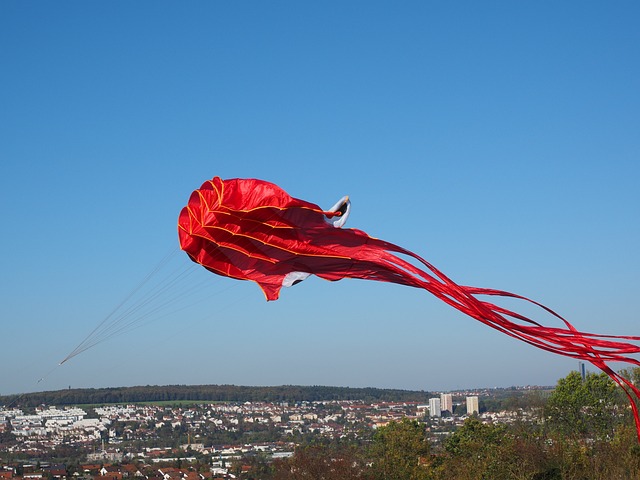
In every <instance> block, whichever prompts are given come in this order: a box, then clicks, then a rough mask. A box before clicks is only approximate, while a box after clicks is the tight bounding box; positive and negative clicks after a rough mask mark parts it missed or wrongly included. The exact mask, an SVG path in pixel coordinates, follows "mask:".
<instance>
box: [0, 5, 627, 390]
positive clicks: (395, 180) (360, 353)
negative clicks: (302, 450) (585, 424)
mask: <svg viewBox="0 0 640 480" xmlns="http://www.w3.org/2000/svg"><path fill="white" fill-rule="evenodd" d="M639 21H640V6H639V4H638V3H637V2H626V1H621V2H602V1H594V2H590V1H587V2H510V1H504V2H492V1H487V2H431V1H415V2H412V1H407V2H390V1H389V2H378V1H370V0H368V1H346V2H345V1H336V2H332V1H328V2H297V1H273V2H258V1H253V2H251V1H247V2H222V1H219V2H218V1H211V2H167V1H136V2H122V1H109V2H106V1H105V2H73V1H67V2H44V1H30V2H24V1H11V0H7V1H3V2H0V65H1V74H0V98H1V102H0V132H1V133H0V200H1V205H2V224H1V225H2V227H1V232H0V233H1V234H0V247H1V248H0V252H1V253H0V259H1V261H0V271H1V272H2V273H1V275H0V299H1V301H0V322H1V323H0V337H1V338H2V341H1V342H0V365H1V367H0V394H9V393H17V392H26V391H38V390H52V389H58V388H67V387H68V386H71V387H103V386H128V385H156V384H237V385H283V384H300V385H335V386H352V387H363V386H372V387H383V388H387V387H389V388H405V389H424V390H438V389H444V390H447V389H455V388H463V387H481V386H510V385H527V384H542V385H549V384H555V382H556V380H557V379H558V378H560V377H563V376H565V375H566V374H567V373H568V372H569V371H570V370H571V369H576V368H577V362H575V361H573V360H571V359H567V358H563V357H558V356H555V355H553V354H550V353H546V352H542V351H538V350H536V349H535V348H533V347H531V346H528V345H525V344H523V343H520V342H518V341H516V340H513V339H511V338H508V337H506V336H504V335H502V334H500V333H498V332H496V331H494V330H491V329H489V328H487V327H485V326H483V325H481V324H479V323H478V322H476V321H475V320H472V319H470V318H467V317H465V316H464V315H462V314H460V313H458V312H457V311H455V310H453V309H452V308H450V307H448V306H446V305H444V304H443V303H442V302H440V301H439V300H437V299H435V298H434V297H432V296H431V295H430V294H428V293H426V292H423V291H421V290H417V289H412V288H408V287H400V286H397V285H390V284H383V283H376V282H367V281H361V280H343V281H340V282H337V283H330V282H325V281H323V280H320V279H317V278H312V279H309V280H307V281H305V282H303V283H302V284H300V285H297V286H295V287H294V288H291V289H287V290H285V291H283V292H282V295H281V298H280V300H278V301H277V302H269V303H267V302H266V301H265V300H264V297H263V295H262V293H261V291H260V290H259V288H258V287H257V286H256V285H255V284H253V283H250V282H239V281H234V280H229V279H224V278H221V277H217V276H215V275H212V274H208V273H207V272H205V271H200V270H197V269H195V267H191V265H192V264H191V262H190V261H189V260H188V258H187V257H186V255H184V254H183V253H182V252H179V251H178V245H177V233H176V222H177V216H178V213H179V211H180V209H181V208H182V206H183V205H184V204H186V201H187V199H188V197H189V195H190V193H191V191H193V190H194V189H195V188H198V187H199V186H200V184H201V183H202V182H203V181H205V180H207V179H209V178H211V177H213V176H216V175H217V176H221V177H223V178H232V177H255V178H262V179H265V180H269V181H272V182H274V183H277V184H279V185H280V186H281V187H283V188H284V189H285V190H287V191H288V192H289V193H290V194H291V195H293V196H294V197H298V198H302V199H305V200H308V201H311V202H314V203H317V204H319V205H321V206H323V207H327V208H328V207H330V206H331V205H332V204H333V203H334V202H335V201H336V200H337V199H338V198H340V197H341V196H343V195H347V194H348V195H350V197H351V199H352V202H353V210H352V215H351V217H350V219H349V223H348V225H347V226H351V227H356V228H359V229H362V230H364V231H366V232H368V233H369V234H370V235H373V236H375V237H379V238H382V239H385V240H388V241H391V242H393V243H396V244H399V245H401V246H403V247H405V248H408V249H410V250H413V251H415V252H416V253H418V254H420V255H421V256H423V257H425V258H426V259H427V260H429V261H430V262H432V263H433V264H435V265H436V266H437V267H438V268H440V269H441V270H442V271H444V272H445V273H446V274H447V275H449V276H450V277H451V278H453V279H454V280H456V281H457V282H458V283H461V284H464V285H475V286H480V287H490V288H499V289H504V290H509V291H512V292H515V293H519V294H522V295H525V296H528V297H531V298H533V299H535V300H538V301H540V302H542V303H544V304H546V305H548V306H549V307H551V308H553V309H555V310H556V311H558V312H559V313H561V314H562V315H564V316H565V317H567V318H568V319H569V320H570V321H571V322H572V323H573V324H574V325H575V326H576V327H578V328H579V329H581V330H584V331H591V332H597V333H615V334H629V335H634V334H635V335H638V334H640V322H639V318H638V308H637V301H638V298H640V273H639V272H640V254H639V252H638V245H640V222H639V220H640V187H639V185H640V114H639V112H640V88H639V85H640V51H639V50H640V29H639V28H638V24H639ZM176 251H178V252H177V254H174V255H173V256H172V257H171V263H172V264H175V265H176V267H175V268H177V269H181V268H193V269H191V270H189V272H190V273H191V275H189V276H188V277H185V278H182V277H181V280H180V283H179V285H178V282H176V287H175V290H171V289H169V290H168V292H169V293H163V294H162V297H163V298H164V297H165V296H166V297H167V298H169V297H170V296H171V292H172V291H173V292H174V293H175V292H178V297H179V298H178V300H180V299H189V300H187V301H186V305H185V304H178V303H170V304H168V305H167V306H166V307H165V305H164V304H163V303H160V304H158V305H159V306H158V307H157V308H156V309H155V310H152V312H153V313H152V314H150V315H149V316H147V317H145V320H144V322H137V321H136V322H137V323H135V324H134V325H132V326H131V327H135V326H139V327H140V328H129V327H126V328H125V329H124V330H125V331H124V332H123V333H122V334H120V335H118V336H115V337H113V338H111V339H108V340H107V341H104V342H102V343H100V344H99V345H97V346H95V347H94V348H91V349H89V350H87V351H85V352H83V353H82V354H80V355H78V356H76V357H74V358H73V359H71V360H70V361H69V362H67V363H65V364H63V365H62V366H59V367H56V365H57V364H58V362H59V361H60V360H62V359H63V358H64V357H65V356H66V355H67V354H68V353H69V352H70V351H72V350H73V348H74V347H75V346H76V345H78V344H79V343H80V342H81V341H82V340H83V339H84V338H85V337H87V335H89V333H90V332H91V331H92V330H93V329H94V328H95V327H96V326H97V325H99V324H100V322H101V321H102V320H103V319H105V317H106V316H107V315H108V314H109V312H111V311H112V310H113V309H114V308H115V307H117V306H118V305H120V304H121V303H122V302H124V301H125V300H127V299H128V298H129V295H130V294H131V295H132V297H135V295H136V291H135V290H134V289H135V288H136V286H137V285H139V284H140V282H141V280H142V279H144V278H145V277H146V276H147V275H148V274H149V273H150V272H152V271H153V269H154V267H155V266H156V265H158V263H159V262H160V261H161V259H162V258H164V257H165V255H167V253H171V252H176ZM172 268H173V267H172ZM177 271H178V270H168V271H166V270H165V273H164V275H166V276H167V278H171V276H172V275H176V276H177V275H178V274H177V273H173V272H177ZM180 271H181V270H180ZM154 278H155V277H154ZM190 282H192V283H190ZM203 282H204V283H203ZM171 288H173V286H172V287H171ZM196 288H198V290H197V292H198V295H197V296H196V297H194V300H193V301H191V300H190V298H191V297H187V296H186V293H185V294H184V295H183V294H182V293H181V292H188V291H192V290H194V291H195V290H196ZM172 298H173V297H172ZM196 298H197V301H196V300H195V299H196ZM178 305H179V309H178V308H176V306H178ZM524 310H525V311H526V312H527V313H529V310H528V309H526V308H525V309H524ZM542 318H543V319H544V321H545V323H547V321H549V322H551V321H550V320H549V319H547V318H545V317H542ZM107 321H108V320H107ZM553 324H554V325H555V323H553ZM125 326H126V324H125ZM40 379H42V380H40ZM39 380H40V381H39Z"/></svg>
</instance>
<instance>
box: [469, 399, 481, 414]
mask: <svg viewBox="0 0 640 480" xmlns="http://www.w3.org/2000/svg"><path fill="white" fill-rule="evenodd" d="M474 413H480V408H479V407H478V397H467V415H473V414H474Z"/></svg>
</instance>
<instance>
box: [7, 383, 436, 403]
mask: <svg viewBox="0 0 640 480" xmlns="http://www.w3.org/2000/svg"><path fill="white" fill-rule="evenodd" d="M431 396H433V395H432V394H431V393H429V392H425V391H412V390H396V389H381V388H351V387H327V386H296V385H283V386H274V387H248V386H237V385H168V386H151V385H147V386H137V387H115V388H82V389H71V388H69V389H66V390H56V391H48V392H35V393H28V394H23V395H7V396H0V405H13V406H18V405H19V406H22V407H36V406H38V405H58V406H64V405H102V404H114V403H145V402H149V403H151V402H176V403H178V402H200V401H202V402H272V403H277V402H302V401H330V400H362V401H367V402H376V401H388V402H411V401H413V402H427V401H428V399H429V398H430V397H431Z"/></svg>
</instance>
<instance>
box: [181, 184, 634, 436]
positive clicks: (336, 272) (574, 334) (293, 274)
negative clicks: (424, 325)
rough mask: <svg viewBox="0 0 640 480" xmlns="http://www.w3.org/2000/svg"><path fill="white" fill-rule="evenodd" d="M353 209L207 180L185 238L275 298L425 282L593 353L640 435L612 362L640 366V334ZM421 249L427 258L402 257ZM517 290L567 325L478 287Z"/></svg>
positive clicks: (458, 301)
mask: <svg viewBox="0 0 640 480" xmlns="http://www.w3.org/2000/svg"><path fill="white" fill-rule="evenodd" d="M349 211H350V202H349V199H348V198H347V197H344V198H343V199H341V200H340V201H339V202H338V203H337V204H336V205H334V207H333V208H331V209H329V210H322V209H321V208H320V207H318V206H317V205H315V204H313V203H310V202H306V201H304V200H299V199H297V198H293V197H291V196H290V195H289V194H287V193H286V192H285V191H284V190H282V189H281V188H279V187H278V186H277V185H274V184H272V183H269V182H265V181H262V180H256V179H232V180H222V179H220V178H218V177H215V178H213V179H212V180H210V181H207V182H205V183H204V184H203V185H202V186H201V187H200V189H198V190H196V191H194V192H193V194H192V195H191V198H190V199H189V203H188V204H187V206H186V207H185V208H183V209H182V211H181V212H180V217H179V220H178V235H179V238H180V247H181V248H182V250H184V251H185V252H186V253H187V254H188V255H189V257H191V259H192V260H193V261H194V262H196V263H199V264H200V265H202V266H203V267H205V268H206V269H208V270H210V271H212V272H214V273H217V274H219V275H223V276H227V277H231V278H236V279H240V280H252V281H254V282H256V283H257V284H258V285H259V286H260V288H261V289H262V291H263V292H264V294H265V296H266V297H267V300H277V299H278V296H279V294H280V289H281V288H282V287H283V286H291V285H294V284H296V283H298V282H300V281H302V280H304V279H305V278H307V277H308V276H309V275H316V276H318V277H320V278H324V279H326V280H332V281H335V280H340V279H342V278H346V277H348V278H360V279H365V280H378V281H383V282H392V283H398V284H401V285H407V286H411V287H416V288H422V289H425V290H427V291H428V292H430V293H432V294H433V295H435V296H436V297H438V298H439V299H440V300H443V301H444V302H446V303H448V304H449V305H451V306H452V307H455V308H456V309H458V310H460V311H461V312H463V313H465V314H467V315H469V316H471V317H473V318H475V319H476V320H479V321H480V322H482V323H484V324H485V325H488V326H490V327H492V328H495V329H496V330H499V331H501V332H503V333H505V334H507V335H509V336H511V337H514V338H517V339H520V340H522V341H524V342H526V343H529V344H531V345H534V346H536V347H538V348H541V349H543V350H547V351H550V352H553V353H557V354H560V355H565V356H567V357H572V358H575V359H578V360H583V361H588V362H591V363H592V364H593V365H595V366H596V367H598V368H600V369H601V370H602V371H604V372H606V373H607V374H608V375H609V376H610V377H611V378H612V379H613V380H614V381H615V382H616V383H617V384H618V385H619V386H620V387H622V389H623V390H624V391H625V393H626V395H627V397H628V398H629V401H630V403H631V408H632V409H633V414H634V418H635V422H636V430H637V432H638V439H639V440H640V418H639V415H638V409H637V406H636V403H635V399H634V396H633V395H635V396H636V398H640V391H639V390H638V389H637V388H636V387H635V386H634V385H633V384H632V383H631V382H630V381H629V380H627V379H625V378H624V377H622V376H621V375H619V374H618V373H616V372H615V371H613V370H612V368H611V367H610V366H609V363H610V362H626V363H629V364H632V365H636V366H640V361H638V360H636V359H635V358H632V357H630V356H629V355H630V354H636V353H640V346H637V345H634V344H633V343H629V341H640V337H636V336H618V335H599V334H592V333H585V332H580V331H578V330H576V329H575V328H574V327H573V325H571V324H570V323H569V322H568V321H567V320H565V319H564V318H562V317H561V316H560V315H558V314H557V313H555V312H554V311H553V310H551V309H549V308H547V307H545V306H544V305H542V304H540V303H538V302H535V301H533V300H530V299H528V298H526V297H523V296H520V295H516V294H513V293H509V292H505V291H501V290H494V289H489V288H478V287H469V286H462V285H458V284H456V283H455V282H453V281H452V280H450V279H449V278H448V277H446V276H445V275H444V274H443V273H442V272H440V271H439V270H438V269H436V268H435V267H434V266H433V265H431V264H430V263H429V262H427V261H426V260H424V259H423V258H421V257H420V256H418V255H416V254H415V253H413V252H410V251H408V250H406V249H404V248H402V247H399V246H397V245H394V244H392V243H389V242H385V241H384V240H379V239H377V238H373V237H370V236H369V235H367V234H366V233H365V232H363V231H360V230H356V229H343V228H341V227H342V226H343V224H344V222H345V221H346V219H347V216H348V215H349ZM397 254H401V255H404V256H406V257H409V258H412V259H413V260H414V261H416V262H417V263H419V264H421V265H422V266H421V267H420V268H419V267H417V266H415V265H414V264H413V263H411V262H409V261H408V260H405V259H403V258H401V257H400V256H398V255H397ZM480 295H483V296H493V297H510V298H517V299H520V300H523V301H526V302H530V303H532V304H535V305H537V306H538V307H540V308H542V309H544V310H546V311H547V312H548V313H550V314H551V315H553V316H554V317H556V318H557V319H558V320H559V321H560V323H561V326H560V327H547V326H543V325H542V324H540V323H538V322H536V321H534V320H532V319H530V318H528V317H526V316H524V315H521V314H519V313H516V312H514V311H511V310H508V309H506V308H502V307H500V306H497V305H495V304H493V303H490V302H488V301H486V300H482V299H480V298H478V296H480Z"/></svg>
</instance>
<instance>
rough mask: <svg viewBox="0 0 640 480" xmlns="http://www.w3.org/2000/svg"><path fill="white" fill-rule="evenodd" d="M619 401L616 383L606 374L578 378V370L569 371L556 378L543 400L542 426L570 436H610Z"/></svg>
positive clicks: (602, 437) (593, 374)
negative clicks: (547, 395)
mask: <svg viewBox="0 0 640 480" xmlns="http://www.w3.org/2000/svg"><path fill="white" fill-rule="evenodd" d="M619 401H620V397H619V395H618V392H617V389H616V384H615V383H614V382H613V381H612V380H611V379H610V378H609V376H608V375H607V374H606V373H600V374H595V373H589V374H587V376H586V378H585V380H582V376H581V375H580V374H579V373H578V372H575V371H574V372H571V373H569V375H567V376H566V377H564V378H561V379H560V380H558V384H557V386H556V388H555V390H554V391H553V393H552V394H551V396H550V397H549V399H548V401H547V404H546V406H545V409H544V418H545V422H546V426H547V428H548V429H549V430H550V431H551V432H552V433H559V434H560V435H564V436H569V437H573V438H578V437H580V438H587V437H588V438H592V439H607V438H611V437H612V436H613V433H614V426H615V423H616V411H618V410H619V409H620V405H619Z"/></svg>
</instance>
